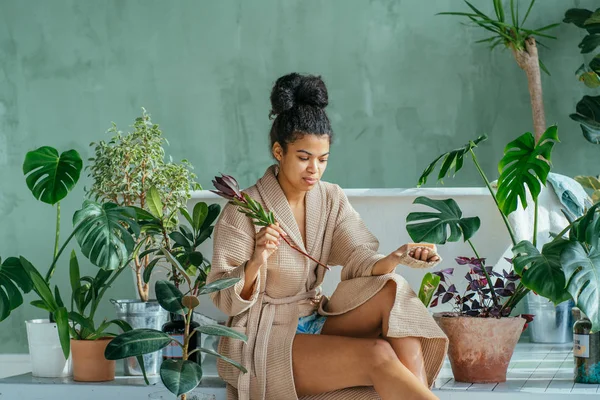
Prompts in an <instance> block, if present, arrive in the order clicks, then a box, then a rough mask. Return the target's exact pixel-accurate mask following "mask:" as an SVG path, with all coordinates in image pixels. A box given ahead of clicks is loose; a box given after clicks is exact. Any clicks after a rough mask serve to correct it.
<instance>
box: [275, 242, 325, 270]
mask: <svg viewBox="0 0 600 400" xmlns="http://www.w3.org/2000/svg"><path fill="white" fill-rule="evenodd" d="M281 238H282V239H283V240H284V241H285V242H286V243H287V244H288V245H289V246H290V247H291V248H292V249H294V250H296V251H297V252H299V253H300V254H303V255H304V256H306V257H308V258H310V259H311V260H312V261H314V262H316V263H317V264H318V265H320V266H321V267H323V268H325V269H327V270H328V271H329V270H331V268H329V267H328V266H327V265H325V264H322V263H321V262H320V261H319V260H315V259H314V258H312V257H311V256H310V255H309V254H308V253H305V252H304V251H302V249H301V248H299V247H298V246H294V245H293V244H292V243H290V241H289V240H288V239H287V238H286V237H285V236H281Z"/></svg>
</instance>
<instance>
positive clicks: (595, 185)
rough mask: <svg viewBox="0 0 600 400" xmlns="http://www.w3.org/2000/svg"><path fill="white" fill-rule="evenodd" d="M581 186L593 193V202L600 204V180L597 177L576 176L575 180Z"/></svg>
mask: <svg viewBox="0 0 600 400" xmlns="http://www.w3.org/2000/svg"><path fill="white" fill-rule="evenodd" d="M574 179H575V180H576V181H577V182H578V183H579V184H580V185H581V186H583V187H584V188H586V189H591V191H592V195H591V197H592V202H593V203H594V204H596V203H598V202H600V180H599V179H598V178H597V177H595V176H581V175H580V176H576V177H575V178H574Z"/></svg>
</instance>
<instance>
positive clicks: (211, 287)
mask: <svg viewBox="0 0 600 400" xmlns="http://www.w3.org/2000/svg"><path fill="white" fill-rule="evenodd" d="M239 281H240V278H224V279H219V280H216V281H214V282H211V283H209V284H208V285H206V286H204V287H203V288H202V289H200V291H199V292H198V295H201V294H208V293H213V292H218V291H219V290H223V289H227V288H229V287H231V286H233V285H235V284H236V283H238V282H239Z"/></svg>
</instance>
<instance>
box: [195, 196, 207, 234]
mask: <svg viewBox="0 0 600 400" xmlns="http://www.w3.org/2000/svg"><path fill="white" fill-rule="evenodd" d="M207 216H208V205H207V204H206V203H205V202H200V203H197V204H196V205H195V206H194V211H193V221H194V223H193V224H192V227H193V228H194V230H195V231H199V230H200V229H201V228H202V225H203V224H204V221H205V220H206V217H207Z"/></svg>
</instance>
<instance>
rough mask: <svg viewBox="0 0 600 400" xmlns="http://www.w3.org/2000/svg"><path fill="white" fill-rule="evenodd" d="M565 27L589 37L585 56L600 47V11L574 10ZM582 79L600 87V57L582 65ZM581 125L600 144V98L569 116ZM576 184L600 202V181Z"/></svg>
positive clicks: (584, 42) (587, 98)
mask: <svg viewBox="0 0 600 400" xmlns="http://www.w3.org/2000/svg"><path fill="white" fill-rule="evenodd" d="M563 22H565V23H571V24H573V25H575V26H577V27H578V28H581V29H583V30H584V31H585V33H586V35H585V36H584V38H583V39H582V40H581V42H580V43H579V48H580V49H581V53H582V54H590V53H592V52H593V51H595V50H596V48H597V47H598V45H600V8H598V9H596V10H595V11H591V10H586V9H582V8H571V9H569V10H567V12H565V18H564V19H563ZM576 75H577V77H578V79H579V80H580V81H581V82H583V83H584V85H585V86H586V87H588V88H591V89H598V88H599V87H600V54H596V55H594V56H593V58H592V60H591V61H590V62H589V63H588V64H587V65H586V64H582V65H581V66H580V67H579V68H578V69H577V72H576ZM569 117H571V119H572V120H574V121H576V122H578V123H579V126H580V127H581V131H582V133H583V137H584V138H585V139H586V140H587V141H588V142H590V143H593V144H599V143H600V96H583V98H582V99H581V100H580V101H579V102H578V103H577V105H576V106H575V112H574V113H572V114H571V115H569ZM575 180H576V181H577V182H579V183H580V184H581V185H582V186H583V187H585V188H588V189H591V191H592V194H591V195H592V201H593V202H594V203H597V202H598V201H600V180H598V177H595V176H576V177H575Z"/></svg>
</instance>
